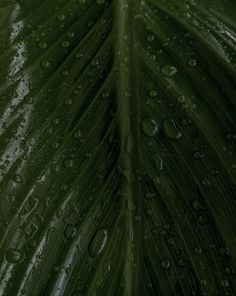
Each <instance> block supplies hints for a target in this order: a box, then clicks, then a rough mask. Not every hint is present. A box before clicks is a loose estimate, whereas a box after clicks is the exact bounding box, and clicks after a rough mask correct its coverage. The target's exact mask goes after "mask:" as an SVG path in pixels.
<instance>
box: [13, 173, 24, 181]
mask: <svg viewBox="0 0 236 296" xmlns="http://www.w3.org/2000/svg"><path fill="white" fill-rule="evenodd" d="M13 181H15V182H16V183H22V178H21V176H20V175H18V174H16V175H15V176H14V177H13Z"/></svg>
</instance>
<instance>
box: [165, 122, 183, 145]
mask: <svg viewBox="0 0 236 296" xmlns="http://www.w3.org/2000/svg"><path fill="white" fill-rule="evenodd" d="M163 130H164V133H165V135H166V136H167V137H168V138H170V139H172V140H178V139H179V138H181V137H182V132H181V131H179V130H178V129H177V126H176V124H175V121H174V120H168V119H165V120H164V122H163Z"/></svg>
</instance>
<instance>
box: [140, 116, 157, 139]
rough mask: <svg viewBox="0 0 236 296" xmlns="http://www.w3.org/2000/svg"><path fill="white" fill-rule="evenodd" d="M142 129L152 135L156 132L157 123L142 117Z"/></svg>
mask: <svg viewBox="0 0 236 296" xmlns="http://www.w3.org/2000/svg"><path fill="white" fill-rule="evenodd" d="M142 131H143V132H144V134H146V135H147V136H149V137H153V136H154V135H155V134H156V133H157V132H158V125H157V123H156V121H155V120H154V119H144V120H143V121H142Z"/></svg>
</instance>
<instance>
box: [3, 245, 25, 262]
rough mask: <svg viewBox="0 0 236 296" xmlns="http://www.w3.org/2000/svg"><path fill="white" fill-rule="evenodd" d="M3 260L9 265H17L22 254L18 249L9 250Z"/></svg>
mask: <svg viewBox="0 0 236 296" xmlns="http://www.w3.org/2000/svg"><path fill="white" fill-rule="evenodd" d="M5 258H6V261H7V262H9V263H14V264H16V263H19V262H20V261H21V260H22V252H21V250H20V249H13V248H9V249H8V250H7V251H6V253H5Z"/></svg>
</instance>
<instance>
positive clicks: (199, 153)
mask: <svg viewBox="0 0 236 296" xmlns="http://www.w3.org/2000/svg"><path fill="white" fill-rule="evenodd" d="M193 157H194V159H202V158H203V157H204V153H203V152H202V151H195V152H194V153H193Z"/></svg>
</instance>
